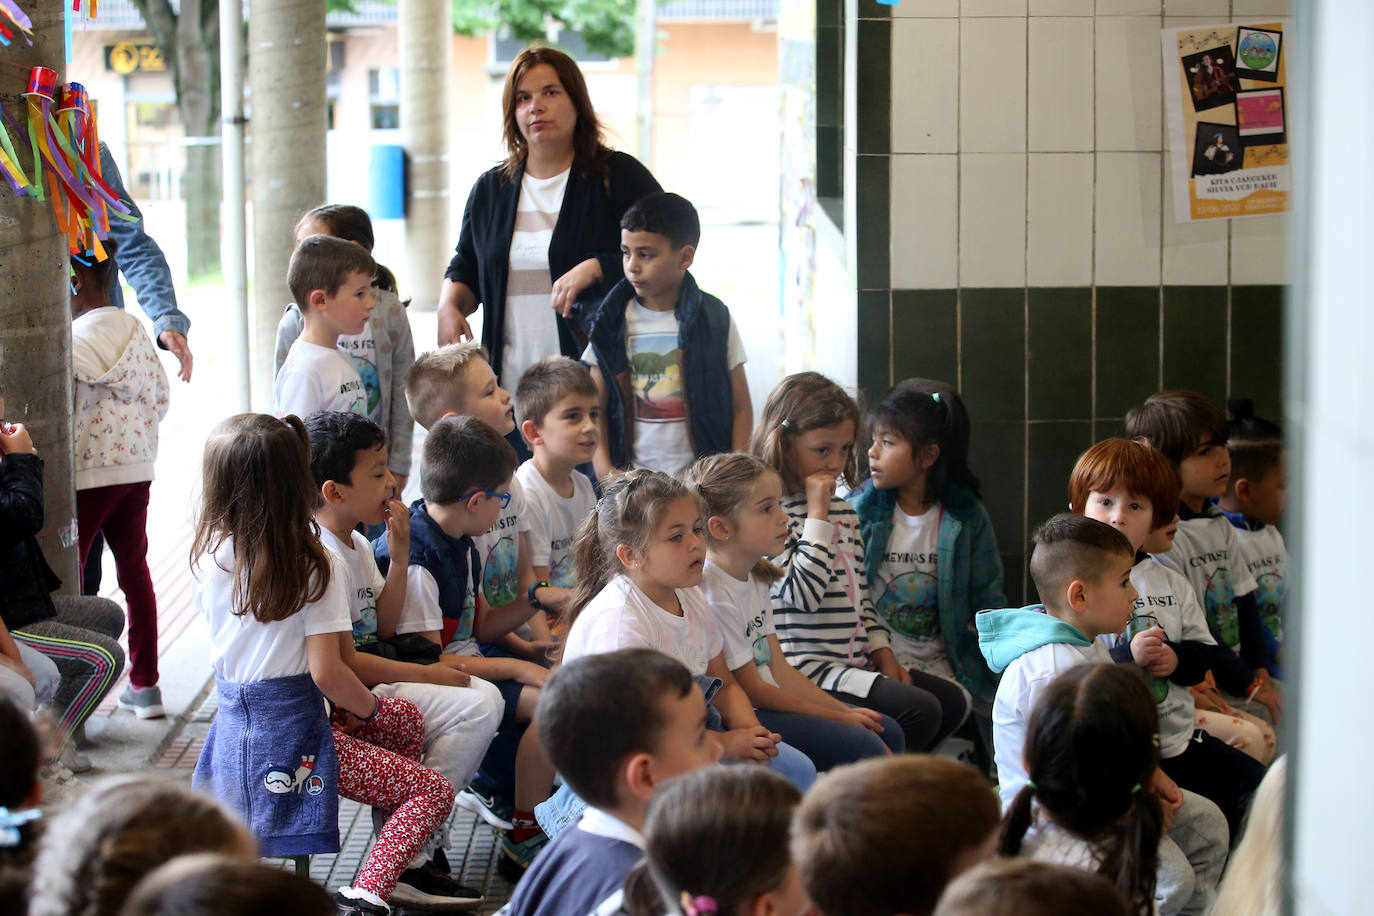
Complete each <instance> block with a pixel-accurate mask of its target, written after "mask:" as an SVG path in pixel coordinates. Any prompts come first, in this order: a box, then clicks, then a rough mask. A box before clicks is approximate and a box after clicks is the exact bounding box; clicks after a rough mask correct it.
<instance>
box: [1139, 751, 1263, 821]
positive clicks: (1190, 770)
mask: <svg viewBox="0 0 1374 916" xmlns="http://www.w3.org/2000/svg"><path fill="white" fill-rule="evenodd" d="M1159 766H1160V769H1162V770H1164V772H1165V773H1167V774H1168V775H1169V778H1170V779H1172V780H1173V781H1174V782H1176V783H1178V784H1179V785H1180V786H1182V787H1183V788H1185V789H1187V790H1188V791H1190V792H1196V793H1197V794H1198V795H1202V796H1204V797H1206V798H1210V799H1211V800H1212V801H1214V802H1216V803H1217V807H1218V808H1220V809H1221V813H1222V814H1224V815H1226V823H1227V826H1229V827H1230V828H1231V845H1232V846H1234V845H1235V844H1236V841H1237V840H1239V839H1240V825H1241V821H1242V820H1244V819H1245V812H1246V811H1247V810H1249V808H1250V797H1251V796H1252V795H1254V794H1255V790H1256V789H1258V788H1259V784H1260V780H1261V779H1263V778H1264V764H1262V763H1260V762H1259V761H1258V760H1256V759H1255V758H1253V757H1251V756H1250V755H1249V754H1247V753H1245V752H1244V751H1242V750H1237V749H1236V748H1234V747H1231V746H1230V745H1229V744H1227V743H1226V742H1225V741H1222V740H1220V739H1219V738H1215V737H1213V736H1212V735H1209V734H1207V733H1206V732H1204V731H1202V730H1200V729H1199V730H1197V731H1194V732H1193V737H1192V740H1190V741H1189V742H1188V747H1187V748H1186V749H1185V750H1184V751H1183V753H1181V754H1179V755H1177V756H1175V757H1166V758H1164V759H1163V760H1161V761H1160V762H1159Z"/></svg>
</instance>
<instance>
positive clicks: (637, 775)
mask: <svg viewBox="0 0 1374 916" xmlns="http://www.w3.org/2000/svg"><path fill="white" fill-rule="evenodd" d="M653 762H654V761H653V757H651V756H650V755H648V754H646V753H644V752H643V751H640V752H638V753H634V754H631V755H630V756H629V758H628V759H627V760H626V761H625V763H624V764H622V765H621V768H620V774H621V776H623V777H624V778H625V785H626V786H627V787H628V788H629V790H630V795H631V796H632V797H633V798H635V799H638V800H639V801H642V802H644V803H645V804H648V802H649V800H650V799H652V798H653V797H654V792H655V790H656V789H657V788H658V784H657V783H656V781H655V780H654V772H653Z"/></svg>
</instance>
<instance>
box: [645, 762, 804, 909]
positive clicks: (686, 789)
mask: <svg viewBox="0 0 1374 916" xmlns="http://www.w3.org/2000/svg"><path fill="white" fill-rule="evenodd" d="M799 801H801V793H800V792H798V791H797V789H796V787H795V786H793V785H792V784H791V783H790V782H788V781H787V780H785V779H783V778H782V777H781V776H778V775H777V774H775V773H772V772H769V771H768V770H767V769H764V768H763V767H751V766H736V767H724V766H716V767H707V768H706V769H704V770H698V771H697V772H695V773H688V774H686V775H684V776H679V777H678V778H676V779H674V780H673V781H672V782H670V783H668V785H667V787H666V788H664V789H663V791H661V792H659V793H658V794H657V795H655V796H654V800H653V802H652V803H651V805H650V808H649V818H648V821H647V822H646V823H645V825H644V840H645V842H644V859H643V861H641V862H640V863H639V864H638V865H637V866H635V868H634V869H633V870H632V871H631V872H630V874H629V876H628V877H627V878H626V879H625V909H626V910H627V911H628V912H629V913H630V914H631V916H662V914H664V913H679V912H686V913H693V912H694V913H698V914H706V913H712V914H720V916H730V914H736V913H752V912H756V911H755V910H754V909H752V905H753V903H754V901H755V900H757V899H758V898H759V897H760V896H762V895H763V894H766V893H769V892H770V891H775V890H777V889H778V888H779V887H780V886H781V885H782V884H783V882H785V881H786V880H787V878H788V872H789V870H790V868H791V865H792V857H791V855H790V854H789V852H788V830H789V827H790V825H791V823H792V814H793V812H794V811H795V810H796V807H797V803H798V802H799ZM689 907H690V909H689Z"/></svg>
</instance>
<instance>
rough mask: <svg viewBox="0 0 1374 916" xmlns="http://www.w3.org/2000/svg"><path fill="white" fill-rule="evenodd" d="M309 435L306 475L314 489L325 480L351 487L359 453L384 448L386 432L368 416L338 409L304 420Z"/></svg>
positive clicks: (324, 411) (319, 413)
mask: <svg viewBox="0 0 1374 916" xmlns="http://www.w3.org/2000/svg"><path fill="white" fill-rule="evenodd" d="M305 429H306V431H307V432H308V433H309V434H310V473H311V474H312V475H314V478H315V489H317V490H318V489H319V488H320V487H322V486H324V485H325V482H326V481H329V480H333V481H335V482H337V483H343V484H351V483H352V482H353V480H352V474H353V468H354V467H355V466H356V465H357V463H358V453H359V452H370V451H372V450H373V449H375V448H377V447H378V446H380V445H386V432H385V431H384V430H383V429H382V428H381V427H380V426H378V425H377V424H376V423H375V422H374V421H373V420H371V419H370V418H368V417H365V416H362V415H361V414H356V413H346V412H344V411H342V410H321V411H319V412H318V413H312V414H311V415H310V416H308V417H306V418H305Z"/></svg>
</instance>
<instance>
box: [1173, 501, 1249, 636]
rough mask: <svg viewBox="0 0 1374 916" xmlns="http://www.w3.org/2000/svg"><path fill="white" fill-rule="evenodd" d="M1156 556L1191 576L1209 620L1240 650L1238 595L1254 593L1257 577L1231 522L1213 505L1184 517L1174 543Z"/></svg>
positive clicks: (1189, 580) (1195, 591)
mask: <svg viewBox="0 0 1374 916" xmlns="http://www.w3.org/2000/svg"><path fill="white" fill-rule="evenodd" d="M1213 513H1215V514H1213ZM1154 557H1155V559H1156V560H1158V561H1159V562H1161V563H1163V564H1164V565H1165V566H1167V567H1169V568H1170V569H1172V570H1174V571H1175V572H1178V573H1181V574H1182V575H1183V576H1185V577H1186V578H1187V579H1188V582H1189V584H1191V585H1192V586H1193V592H1194V593H1195V594H1196V595H1197V598H1198V601H1199V602H1201V603H1202V609H1203V611H1204V612H1205V613H1206V614H1207V622H1208V623H1209V624H1211V625H1212V626H1213V627H1214V628H1216V631H1217V634H1218V635H1220V636H1221V638H1222V639H1223V640H1224V641H1225V642H1226V644H1227V645H1228V646H1230V647H1231V648H1232V649H1236V650H1239V647H1240V620H1239V618H1238V617H1237V614H1236V596H1237V595H1247V594H1249V593H1250V592H1253V591H1254V590H1255V579H1254V577H1253V576H1252V575H1250V570H1249V568H1248V567H1247V566H1246V565H1245V558H1244V557H1243V556H1241V553H1240V539H1239V538H1237V537H1236V529H1235V527H1234V526H1233V525H1232V524H1231V522H1230V521H1229V520H1228V519H1227V518H1226V517H1225V516H1224V515H1222V514H1221V513H1220V512H1217V511H1216V510H1215V509H1210V508H1209V512H1208V514H1206V515H1201V516H1198V517H1197V518H1190V519H1184V520H1183V521H1181V522H1179V523H1178V534H1176V535H1174V546H1173V547H1172V548H1170V550H1169V551H1168V552H1167V553H1159V554H1155V555H1154Z"/></svg>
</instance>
